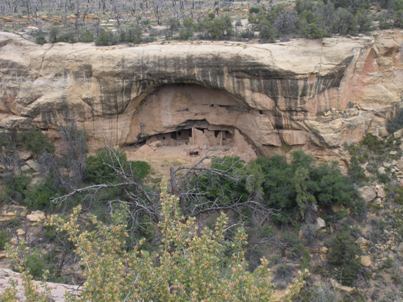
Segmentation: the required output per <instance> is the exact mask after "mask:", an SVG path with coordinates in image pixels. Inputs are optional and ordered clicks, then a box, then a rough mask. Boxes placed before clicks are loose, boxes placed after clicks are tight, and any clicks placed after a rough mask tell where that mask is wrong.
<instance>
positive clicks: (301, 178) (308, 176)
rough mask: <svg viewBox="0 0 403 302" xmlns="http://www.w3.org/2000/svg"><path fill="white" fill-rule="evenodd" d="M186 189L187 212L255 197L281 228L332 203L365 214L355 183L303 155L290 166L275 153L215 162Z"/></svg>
mask: <svg viewBox="0 0 403 302" xmlns="http://www.w3.org/2000/svg"><path fill="white" fill-rule="evenodd" d="M185 191H186V192H187V194H185V196H184V205H185V208H187V209H188V208H191V209H192V210H191V211H190V212H193V213H195V209H198V210H201V209H208V208H209V207H211V208H214V207H213V205H214V206H218V207H230V206H231V205H234V204H237V205H240V204H242V203H247V201H248V200H250V199H253V200H255V201H259V202H260V203H261V204H262V205H263V206H264V207H265V208H267V209H271V210H273V211H272V212H273V214H272V219H273V220H274V221H275V222H277V223H280V224H289V223H299V222H300V221H301V220H303V219H304V218H305V214H306V211H307V210H308V209H310V208H312V207H314V206H315V205H318V206H319V207H320V209H322V210H324V211H327V212H331V211H332V210H331V208H332V206H333V205H338V206H343V207H346V208H350V209H352V210H353V212H354V213H355V214H360V211H362V210H363V209H362V204H361V200H360V198H359V196H358V194H357V192H356V190H355V188H354V186H353V184H352V183H351V181H350V179H349V178H348V177H346V176H344V175H343V174H342V173H341V171H340V169H339V168H338V166H337V165H336V164H335V163H330V164H329V163H326V164H319V165H318V164H316V163H315V162H314V160H313V158H312V157H310V156H308V155H306V154H304V153H303V152H294V153H293V156H292V160H291V162H287V160H286V159H285V158H284V157H282V156H278V155H277V156H273V157H271V158H267V157H261V158H258V159H257V160H255V161H253V162H251V163H249V164H246V163H244V162H243V161H241V160H240V159H239V158H236V157H224V158H215V159H213V160H212V171H209V172H201V173H197V174H196V175H195V176H194V177H193V178H191V179H190V185H189V186H187V187H186V189H185ZM188 196H191V198H189V197H188ZM193 196H197V198H193ZM195 200H196V201H195ZM196 212H197V211H196Z"/></svg>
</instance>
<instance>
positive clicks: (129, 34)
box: [120, 25, 143, 44]
mask: <svg viewBox="0 0 403 302" xmlns="http://www.w3.org/2000/svg"><path fill="white" fill-rule="evenodd" d="M142 36H143V33H142V30H141V27H140V26H138V25H132V26H130V27H128V28H127V29H125V30H122V31H121V32H120V42H122V43H123V42H128V43H135V44H139V43H141V41H142Z"/></svg>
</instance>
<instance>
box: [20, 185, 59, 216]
mask: <svg viewBox="0 0 403 302" xmlns="http://www.w3.org/2000/svg"><path fill="white" fill-rule="evenodd" d="M58 194H59V190H58V189H57V188H56V187H55V185H54V183H53V182H52V180H51V179H46V180H45V181H43V182H41V183H39V184H37V185H34V186H33V187H32V188H30V189H29V190H27V191H26V193H25V201H24V203H25V204H26V205H27V207H28V208H29V209H32V210H48V209H51V208H52V206H53V205H52V203H51V199H52V198H54V197H56V196H57V195H58Z"/></svg>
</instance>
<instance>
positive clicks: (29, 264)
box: [25, 250, 47, 279]
mask: <svg viewBox="0 0 403 302" xmlns="http://www.w3.org/2000/svg"><path fill="white" fill-rule="evenodd" d="M25 267H26V269H27V271H28V272H29V274H30V275H32V277H34V278H35V279H41V278H42V277H43V274H44V273H45V271H46V270H47V264H46V261H45V259H44V257H43V254H41V253H40V252H39V251H36V250H34V251H32V252H31V253H30V254H29V255H27V256H26V258H25Z"/></svg>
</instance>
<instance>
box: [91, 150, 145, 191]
mask: <svg viewBox="0 0 403 302" xmlns="http://www.w3.org/2000/svg"><path fill="white" fill-rule="evenodd" d="M85 166H86V168H85V172H84V174H85V175H84V180H85V181H86V182H89V183H95V184H101V183H114V182H116V181H118V179H119V176H118V174H117V173H116V170H115V169H120V168H121V169H123V171H125V172H127V173H128V174H129V175H133V176H134V177H136V178H138V179H141V180H142V179H144V178H145V177H146V176H147V175H148V174H149V173H150V170H151V167H150V165H149V164H148V163H146V162H142V161H128V160H127V158H126V155H125V154H124V153H123V152H121V151H116V152H111V151H110V150H108V149H101V150H99V151H98V152H97V153H96V154H95V155H92V156H89V157H88V158H87V160H86V164H85Z"/></svg>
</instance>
